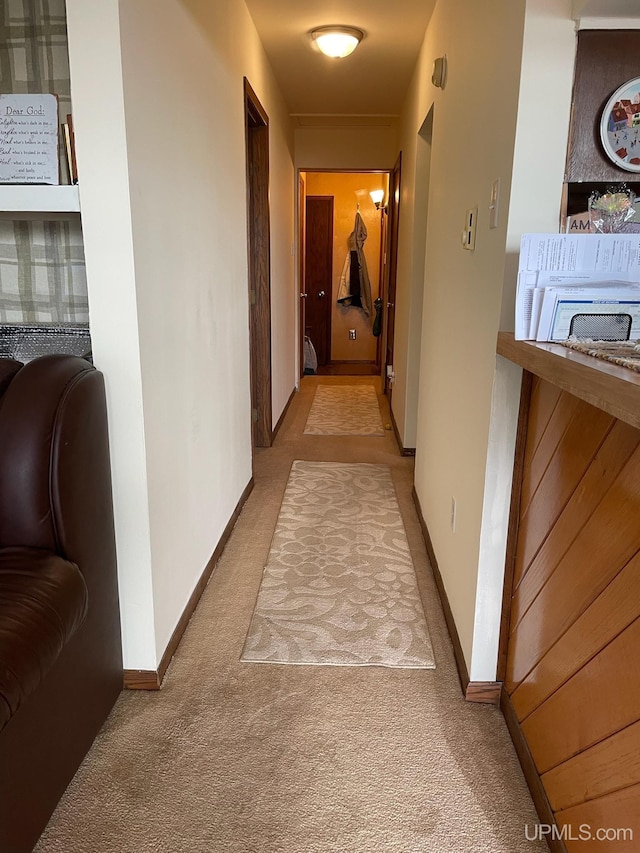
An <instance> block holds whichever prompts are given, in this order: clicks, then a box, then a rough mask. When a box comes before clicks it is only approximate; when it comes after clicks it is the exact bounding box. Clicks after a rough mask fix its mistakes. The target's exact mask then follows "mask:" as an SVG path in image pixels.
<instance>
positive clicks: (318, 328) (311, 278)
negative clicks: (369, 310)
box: [301, 195, 333, 365]
mask: <svg viewBox="0 0 640 853" xmlns="http://www.w3.org/2000/svg"><path fill="white" fill-rule="evenodd" d="M305 207H306V215H305V220H306V223H305V224H306V235H305V252H304V254H305V277H304V281H305V286H304V292H305V293H306V294H307V295H306V298H305V299H304V300H301V301H304V302H305V303H306V304H305V306H304V317H305V334H306V335H308V336H309V338H310V339H311V343H312V344H313V346H314V348H315V351H316V355H317V356H318V364H319V365H323V364H328V362H329V361H331V305H332V302H333V295H332V294H333V289H332V283H333V196H318V195H310V196H307V199H306V205H305Z"/></svg>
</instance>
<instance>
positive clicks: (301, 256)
mask: <svg viewBox="0 0 640 853" xmlns="http://www.w3.org/2000/svg"><path fill="white" fill-rule="evenodd" d="M306 193H307V189H306V184H305V180H304V178H303V176H302V173H301V172H298V294H299V295H298V327H299V328H298V333H299V334H298V337H299V339H300V341H299V344H300V350H299V352H300V364H299V376H300V377H302V376H304V333H305V299H306V291H305V289H304V286H305V283H306V277H305V274H306V253H305V240H306V233H307V232H306V204H305V199H306ZM303 294H304V296H303Z"/></svg>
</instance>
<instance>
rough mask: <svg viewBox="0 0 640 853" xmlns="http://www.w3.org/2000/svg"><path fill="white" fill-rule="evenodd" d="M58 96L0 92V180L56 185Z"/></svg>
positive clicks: (58, 172) (57, 170)
mask: <svg viewBox="0 0 640 853" xmlns="http://www.w3.org/2000/svg"><path fill="white" fill-rule="evenodd" d="M58 144H59V143H58V99H57V97H56V96H55V95H0V183H1V184H59V183H60V169H59V165H58Z"/></svg>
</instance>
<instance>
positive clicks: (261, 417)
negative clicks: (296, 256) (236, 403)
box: [244, 77, 273, 447]
mask: <svg viewBox="0 0 640 853" xmlns="http://www.w3.org/2000/svg"><path fill="white" fill-rule="evenodd" d="M244 98H245V133H246V154H247V234H248V257H249V349H250V366H251V440H252V446H253V447H271V443H272V440H273V439H272V436H273V433H272V412H271V272H270V269H271V264H270V236H269V117H268V116H267V114H266V112H265V111H264V109H263V107H262V104H261V103H260V101H259V100H258V98H257V96H256V94H255V92H254V91H253V89H252V88H251V86H250V85H249V82H248V80H247V79H246V77H245V80H244Z"/></svg>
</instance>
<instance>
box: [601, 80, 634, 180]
mask: <svg viewBox="0 0 640 853" xmlns="http://www.w3.org/2000/svg"><path fill="white" fill-rule="evenodd" d="M600 139H601V140H602V146H603V148H604V150H605V154H606V155H607V157H608V158H609V159H610V160H611V161H612V162H613V163H615V165H616V166H617V167H618V168H619V169H625V171H627V172H640V77H635V78H634V79H633V80H629V81H627V82H626V83H625V84H624V85H622V86H620V88H619V89H616V91H615V92H614V93H613V95H611V97H610V98H609V100H608V101H607V105H606V106H605V108H604V110H603V111H602V118H601V119H600Z"/></svg>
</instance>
